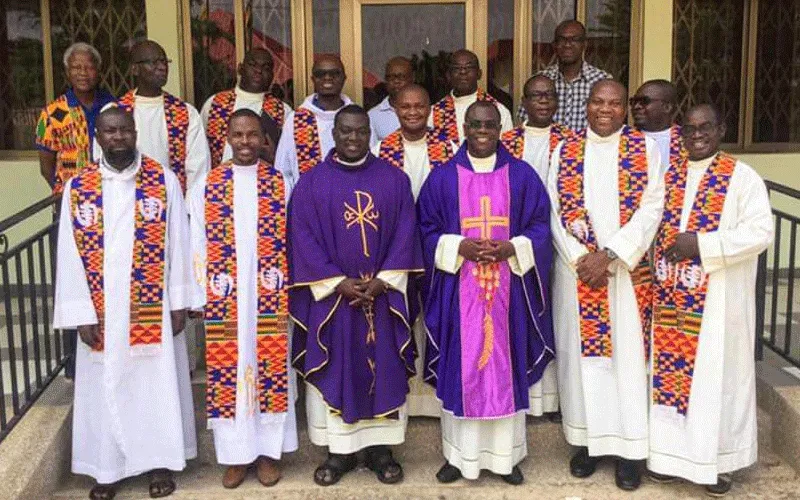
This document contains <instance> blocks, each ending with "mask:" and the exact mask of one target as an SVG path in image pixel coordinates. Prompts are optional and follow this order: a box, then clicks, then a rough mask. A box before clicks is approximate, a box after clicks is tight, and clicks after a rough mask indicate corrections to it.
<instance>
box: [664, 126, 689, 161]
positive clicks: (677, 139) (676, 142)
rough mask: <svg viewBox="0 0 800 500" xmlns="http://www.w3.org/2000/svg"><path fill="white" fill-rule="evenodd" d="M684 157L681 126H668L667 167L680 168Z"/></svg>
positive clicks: (685, 154) (685, 156) (685, 155)
mask: <svg viewBox="0 0 800 500" xmlns="http://www.w3.org/2000/svg"><path fill="white" fill-rule="evenodd" d="M686 158H687V153H686V150H685V149H684V148H683V137H681V126H680V125H673V126H671V127H670V128H669V168H682V167H683V162H684V161H685V160H686ZM662 160H663V159H662Z"/></svg>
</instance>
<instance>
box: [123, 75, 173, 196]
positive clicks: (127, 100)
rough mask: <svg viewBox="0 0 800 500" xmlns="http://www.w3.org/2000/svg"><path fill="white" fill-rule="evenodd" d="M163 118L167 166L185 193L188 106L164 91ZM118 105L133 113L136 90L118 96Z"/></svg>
mask: <svg viewBox="0 0 800 500" xmlns="http://www.w3.org/2000/svg"><path fill="white" fill-rule="evenodd" d="M163 95H164V120H165V121H166V122H167V148H168V149H169V167H170V169H171V170H172V172H173V173H174V174H175V175H177V176H178V181H180V183H181V190H183V193H184V194H186V166H185V165H186V135H187V134H188V132H189V107H188V106H187V105H186V103H185V102H183V101H181V100H180V99H178V98H177V97H175V96H174V95H172V94H170V93H168V92H164V93H163ZM118 105H119V107H121V108H122V109H125V110H127V111H129V112H131V113H133V108H134V106H135V105H136V91H135V90H131V91H129V92H128V93H127V94H125V95H123V96H122V97H120V98H119V101H118Z"/></svg>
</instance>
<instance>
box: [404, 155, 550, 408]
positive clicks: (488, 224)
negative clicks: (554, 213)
mask: <svg viewBox="0 0 800 500" xmlns="http://www.w3.org/2000/svg"><path fill="white" fill-rule="evenodd" d="M417 210H418V217H419V222H420V229H421V233H422V242H423V254H424V259H425V269H426V281H427V282H428V289H427V290H425V324H426V326H427V328H428V348H427V350H426V353H425V374H424V376H425V380H426V382H428V383H429V384H431V385H433V386H434V387H435V388H436V395H437V397H438V398H439V399H440V400H441V401H442V403H443V406H444V409H445V410H446V411H449V412H451V413H453V414H454V415H456V416H458V417H465V418H479V419H492V418H503V417H507V416H510V415H513V414H514V413H515V412H518V411H522V410H525V409H527V408H528V388H529V387H530V386H531V385H533V384H534V383H536V382H537V381H538V380H539V379H540V378H541V376H542V373H543V371H544V368H545V367H546V366H547V363H549V362H550V360H552V359H553V357H554V348H553V344H554V342H553V333H552V327H551V316H550V310H549V282H550V281H549V271H550V265H551V262H552V246H551V245H552V242H551V236H550V202H549V199H548V197H547V192H546V190H545V188H544V186H543V185H542V182H541V180H540V179H539V176H538V175H537V174H536V172H535V171H534V169H533V168H532V167H531V166H530V165H528V164H527V163H525V162H524V161H521V160H517V159H515V158H514V157H512V156H511V155H510V154H509V153H508V152H507V151H506V150H505V148H503V147H502V146H501V145H498V151H497V160H496V164H495V168H494V170H493V171H492V172H487V173H477V172H475V171H474V169H473V168H472V165H471V163H470V161H469V156H468V154H467V151H466V145H464V146H462V147H461V149H460V150H459V151H458V153H457V154H456V156H454V157H453V159H452V160H450V161H449V162H448V163H447V164H445V165H443V166H441V167H439V168H437V169H435V170H433V171H432V172H431V174H430V175H429V176H428V179H427V181H426V182H425V185H424V186H423V188H422V191H421V193H420V197H419V201H418V206H417ZM445 234H454V235H462V236H465V237H469V238H491V239H496V240H505V241H507V240H510V239H511V238H514V237H516V236H525V237H526V238H528V239H529V240H530V241H531V243H532V246H533V253H534V260H535V266H534V268H533V269H531V270H530V271H528V272H527V273H525V274H524V275H523V276H518V275H516V274H514V273H512V272H511V268H510V266H509V264H508V262H501V263H496V264H476V263H474V262H470V261H464V262H463V263H462V265H461V268H460V270H459V272H458V273H457V274H450V273H448V272H444V271H442V270H440V269H438V268H437V267H436V248H437V246H438V243H439V239H440V237H441V236H442V235H445Z"/></svg>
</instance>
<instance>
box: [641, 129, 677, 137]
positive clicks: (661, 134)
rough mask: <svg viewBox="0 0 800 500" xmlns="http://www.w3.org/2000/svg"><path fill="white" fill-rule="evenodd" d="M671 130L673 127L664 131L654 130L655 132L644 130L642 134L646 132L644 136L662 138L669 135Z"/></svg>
mask: <svg viewBox="0 0 800 500" xmlns="http://www.w3.org/2000/svg"><path fill="white" fill-rule="evenodd" d="M671 130H672V127H667V128H665V129H664V130H653V131H647V130H642V132H644V135H651V136H653V135H655V136H659V137H661V136H664V135H669V134H670V131H671Z"/></svg>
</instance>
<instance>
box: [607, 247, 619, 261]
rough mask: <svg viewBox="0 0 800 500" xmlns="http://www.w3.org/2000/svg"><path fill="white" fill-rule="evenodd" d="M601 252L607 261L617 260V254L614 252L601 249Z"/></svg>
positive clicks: (608, 249)
mask: <svg viewBox="0 0 800 500" xmlns="http://www.w3.org/2000/svg"><path fill="white" fill-rule="evenodd" d="M603 252H604V253H605V254H606V256H607V257H608V258H609V259H611V260H612V261H614V260H617V259H619V255H617V253H616V252H614V250H611V249H610V248H604V249H603Z"/></svg>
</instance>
